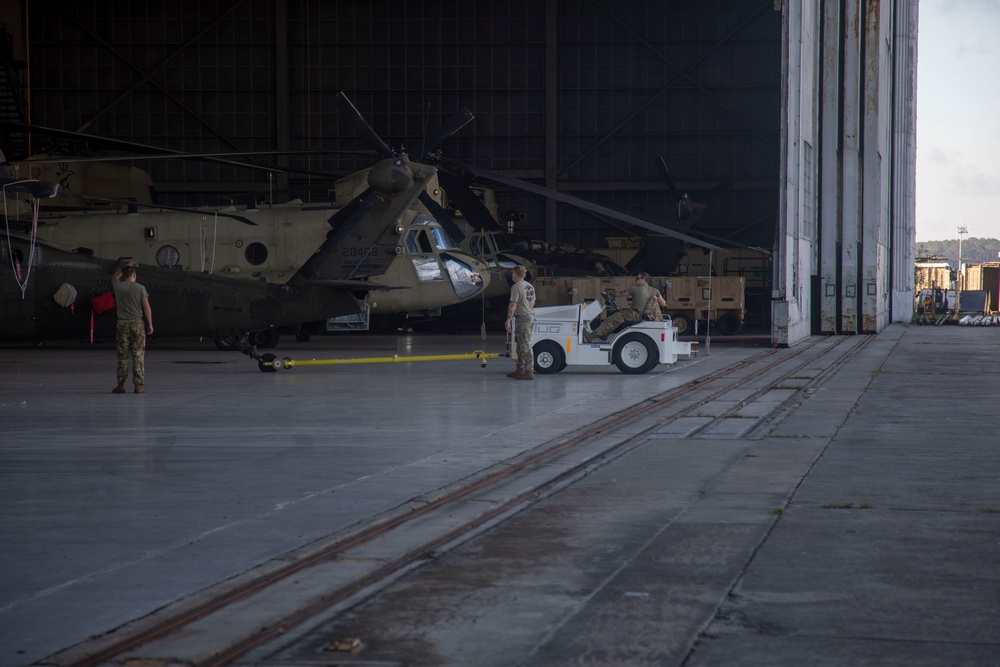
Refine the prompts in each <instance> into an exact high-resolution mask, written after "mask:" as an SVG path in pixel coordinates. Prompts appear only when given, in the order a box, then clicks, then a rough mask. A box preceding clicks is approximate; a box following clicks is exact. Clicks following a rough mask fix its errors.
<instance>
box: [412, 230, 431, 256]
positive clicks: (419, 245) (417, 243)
mask: <svg viewBox="0 0 1000 667" xmlns="http://www.w3.org/2000/svg"><path fill="white" fill-rule="evenodd" d="M406 249H407V250H409V251H410V254H412V255H419V254H420V253H428V252H433V250H434V248H433V247H431V242H430V239H428V238H427V231H426V230H423V229H411V230H410V231H409V232H407V234H406Z"/></svg>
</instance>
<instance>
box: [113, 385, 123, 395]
mask: <svg viewBox="0 0 1000 667" xmlns="http://www.w3.org/2000/svg"><path fill="white" fill-rule="evenodd" d="M111 393H112V394H124V393H125V385H124V384H120V385H118V386H117V387H115V388H114V389H112V390H111Z"/></svg>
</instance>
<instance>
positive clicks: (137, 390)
mask: <svg viewBox="0 0 1000 667" xmlns="http://www.w3.org/2000/svg"><path fill="white" fill-rule="evenodd" d="M135 393H137V394H145V393H146V388H145V387H144V386H142V385H141V384H137V385H136V386H135Z"/></svg>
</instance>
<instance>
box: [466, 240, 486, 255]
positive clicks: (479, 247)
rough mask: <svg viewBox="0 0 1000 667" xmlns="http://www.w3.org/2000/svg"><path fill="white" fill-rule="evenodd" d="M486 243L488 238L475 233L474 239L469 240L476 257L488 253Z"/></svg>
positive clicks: (470, 248)
mask: <svg viewBox="0 0 1000 667" xmlns="http://www.w3.org/2000/svg"><path fill="white" fill-rule="evenodd" d="M485 245H486V239H485V238H483V236H482V235H480V234H474V235H473V236H472V239H471V240H470V241H469V250H471V251H472V254H473V255H475V256H476V257H482V256H483V255H485V254H486V252H485V249H484V246H485Z"/></svg>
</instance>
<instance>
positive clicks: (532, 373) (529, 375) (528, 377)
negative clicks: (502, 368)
mask: <svg viewBox="0 0 1000 667" xmlns="http://www.w3.org/2000/svg"><path fill="white" fill-rule="evenodd" d="M517 379H518V380H534V379H535V369H531V370H530V371H525V372H524V373H523V374H522V375H521V376H520V377H518V378H517Z"/></svg>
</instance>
